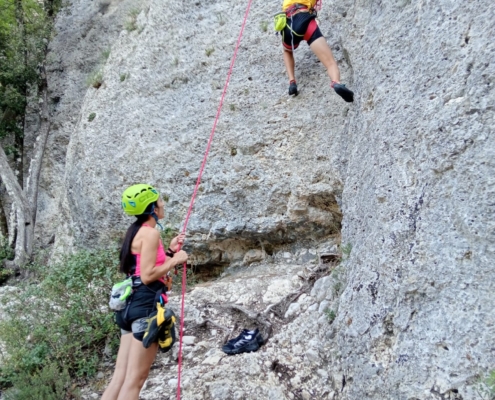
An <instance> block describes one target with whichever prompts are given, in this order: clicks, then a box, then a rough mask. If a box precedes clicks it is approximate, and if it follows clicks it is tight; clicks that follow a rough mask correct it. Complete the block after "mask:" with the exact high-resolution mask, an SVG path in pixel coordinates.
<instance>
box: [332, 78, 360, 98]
mask: <svg viewBox="0 0 495 400" xmlns="http://www.w3.org/2000/svg"><path fill="white" fill-rule="evenodd" d="M330 86H331V87H332V88H333V90H335V93H337V94H338V95H339V96H340V97H342V98H343V99H344V100H345V101H347V102H348V103H352V102H353V101H354V93H353V92H352V91H351V90H349V89H347V88H346V87H345V85H344V84H343V83H337V82H334V81H332V83H331V84H330Z"/></svg>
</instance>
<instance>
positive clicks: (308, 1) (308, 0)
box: [282, 0, 316, 11]
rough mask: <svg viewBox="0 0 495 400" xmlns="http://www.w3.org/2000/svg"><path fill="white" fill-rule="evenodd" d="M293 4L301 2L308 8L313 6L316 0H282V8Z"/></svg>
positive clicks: (284, 8) (285, 8)
mask: <svg viewBox="0 0 495 400" xmlns="http://www.w3.org/2000/svg"><path fill="white" fill-rule="evenodd" d="M293 4H302V5H303V6H306V7H308V8H313V7H314V6H315V5H316V0H284V4H283V6H282V10H284V11H285V10H287V8H289V7H290V6H291V5H293Z"/></svg>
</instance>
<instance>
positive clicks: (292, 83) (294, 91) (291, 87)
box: [289, 81, 299, 96]
mask: <svg viewBox="0 0 495 400" xmlns="http://www.w3.org/2000/svg"><path fill="white" fill-rule="evenodd" d="M298 93H299V92H298V91H297V85H296V81H290V85H289V96H292V95H294V96H297V95H298Z"/></svg>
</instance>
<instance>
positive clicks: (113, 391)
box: [101, 333, 133, 400]
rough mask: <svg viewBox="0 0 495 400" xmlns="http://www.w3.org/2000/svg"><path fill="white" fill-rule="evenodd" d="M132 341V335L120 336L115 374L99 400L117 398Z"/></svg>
mask: <svg viewBox="0 0 495 400" xmlns="http://www.w3.org/2000/svg"><path fill="white" fill-rule="evenodd" d="M132 339H133V338H132V333H127V334H125V335H122V336H121V338H120V346H119V352H118V354H117V363H116V364H115V372H114V373H113V376H112V380H111V381H110V384H109V385H108V387H107V389H106V390H105V393H103V397H102V398H101V400H116V399H117V397H118V396H119V392H120V388H121V387H122V384H123V383H124V379H125V373H126V370H127V360H128V359H129V351H130V349H131V342H132Z"/></svg>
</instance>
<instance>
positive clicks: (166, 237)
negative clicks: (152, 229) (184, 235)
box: [160, 200, 179, 248]
mask: <svg viewBox="0 0 495 400" xmlns="http://www.w3.org/2000/svg"><path fill="white" fill-rule="evenodd" d="M166 201H168V200H166ZM178 234H179V231H178V230H176V229H173V228H171V227H169V226H166V227H165V228H163V231H161V232H160V236H161V238H162V242H163V245H164V246H165V248H167V247H168V246H169V245H170V241H171V240H172V239H173V238H174V237H176V236H177V235H178Z"/></svg>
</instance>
